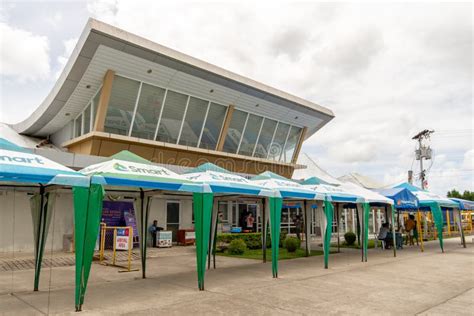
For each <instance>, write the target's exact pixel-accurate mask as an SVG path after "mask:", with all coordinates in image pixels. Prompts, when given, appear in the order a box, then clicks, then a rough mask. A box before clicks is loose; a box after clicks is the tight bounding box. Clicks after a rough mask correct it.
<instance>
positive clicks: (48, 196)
mask: <svg viewBox="0 0 474 316" xmlns="http://www.w3.org/2000/svg"><path fill="white" fill-rule="evenodd" d="M0 182H1V183H2V184H5V185H15V186H18V185H16V184H20V186H32V185H33V186H38V187H39V192H38V193H36V194H34V195H33V197H32V198H31V199H30V206H31V214H32V219H33V226H34V229H33V231H34V239H35V244H34V248H35V280H34V290H35V291H38V288H39V277H40V272H41V263H42V260H43V253H44V247H45V243H46V240H47V236H48V230H49V224H50V222H51V214H52V212H53V207H54V202H55V197H56V196H55V193H54V192H51V191H50V190H47V187H50V186H52V185H61V186H64V185H65V186H72V187H74V195H75V196H76V194H81V193H83V192H87V191H88V189H87V187H88V186H89V178H88V177H85V176H83V175H81V174H80V173H78V172H76V171H74V170H72V169H69V168H67V167H65V166H63V165H61V164H58V163H56V162H54V161H52V160H50V159H48V158H45V157H43V156H40V155H37V154H35V153H33V152H32V151H31V150H27V149H24V148H22V147H19V146H17V145H15V144H13V143H11V142H9V141H8V140H6V139H3V138H0ZM74 213H75V214H76V215H77V216H79V215H80V216H87V214H88V208H87V203H86V201H85V200H82V201H78V203H75V204H74Z"/></svg>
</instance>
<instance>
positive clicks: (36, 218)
mask: <svg viewBox="0 0 474 316" xmlns="http://www.w3.org/2000/svg"><path fill="white" fill-rule="evenodd" d="M54 197H55V196H54V194H52V193H45V187H44V186H40V193H39V194H36V195H34V196H33V197H32V198H31V199H30V207H31V215H32V219H33V226H34V237H35V281H34V291H38V288H39V280H40V273H41V263H42V262H43V254H44V246H45V244H46V239H47V236H48V230H49V226H50V223H51V212H52V208H53V205H54V200H55V199H54Z"/></svg>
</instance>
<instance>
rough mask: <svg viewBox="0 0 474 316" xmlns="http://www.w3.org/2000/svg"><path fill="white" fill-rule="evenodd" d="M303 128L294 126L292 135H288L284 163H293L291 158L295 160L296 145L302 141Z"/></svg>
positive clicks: (291, 131) (282, 159)
mask: <svg viewBox="0 0 474 316" xmlns="http://www.w3.org/2000/svg"><path fill="white" fill-rule="evenodd" d="M300 134H301V128H299V127H296V126H292V127H291V130H290V134H289V135H288V140H287V141H286V146H285V151H284V152H283V156H282V158H281V161H284V162H291V158H293V153H294V152H295V148H296V144H297V143H298V140H299V139H300Z"/></svg>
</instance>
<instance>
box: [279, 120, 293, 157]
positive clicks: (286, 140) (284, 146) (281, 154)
mask: <svg viewBox="0 0 474 316" xmlns="http://www.w3.org/2000/svg"><path fill="white" fill-rule="evenodd" d="M292 127H293V125H290V128H289V129H288V133H287V134H286V139H285V144H284V145H283V147H282V148H283V150H282V151H281V153H280V159H278V161H281V157H282V156H283V154H284V152H285V148H286V143H287V142H288V137H289V136H290V132H291V128H292Z"/></svg>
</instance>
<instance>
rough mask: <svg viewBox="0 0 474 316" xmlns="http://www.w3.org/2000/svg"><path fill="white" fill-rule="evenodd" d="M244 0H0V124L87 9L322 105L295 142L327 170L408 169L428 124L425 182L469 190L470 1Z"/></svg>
mask: <svg viewBox="0 0 474 316" xmlns="http://www.w3.org/2000/svg"><path fill="white" fill-rule="evenodd" d="M254 2H255V1H252V2H250V1H249V2H243V1H235V2H232V1H225V2H221V3H219V2H217V1H214V2H196V1H194V2H182V1H180V2H179V3H178V1H168V2H167V3H166V4H165V3H163V1H118V0H107V1H88V2H85V1H84V2H81V1H56V2H38V1H35V2H28V1H21V2H8V1H2V4H1V9H0V48H1V64H0V75H1V87H0V89H1V90H0V95H1V106H0V121H3V122H8V123H14V122H18V121H20V120H22V119H24V118H25V117H27V116H28V115H29V114H30V113H31V112H32V111H33V110H34V109H35V108H36V107H37V106H38V105H39V104H40V103H41V101H42V100H43V98H44V97H45V96H46V95H47V94H48V93H49V91H50V89H51V87H52V86H53V84H54V82H55V80H56V78H57V77H58V75H59V73H60V72H61V70H62V67H63V66H64V64H65V62H66V60H67V58H68V57H69V54H70V52H71V51H72V49H73V48H74V45H75V43H76V41H77V38H78V37H79V35H80V33H81V31H82V28H83V27H84V24H85V23H86V21H87V19H88V17H94V18H97V19H99V20H102V21H104V22H107V23H111V24H113V25H116V26H118V27H120V28H123V29H126V30H127V31H130V32H132V33H136V34H138V35H141V36H144V37H146V38H148V39H150V40H153V41H156V42H158V43H160V44H163V45H166V46H169V47H171V48H174V49H177V50H179V51H182V52H184V53H187V54H190V55H192V56H194V57H197V58H200V59H203V60H205V61H209V62H211V63H214V64H216V65H218V66H221V67H223V68H226V69H229V70H231V71H234V72H237V73H239V74H242V75H244V76H247V77H250V78H252V79H255V80H258V81H261V82H263V83H266V84H268V85H271V86H274V87H276V88H279V89H281V90H284V91H287V92H290V93H292V94H295V95H298V96H300V97H303V98H306V99H308V100H311V101H313V102H316V103H318V104H321V105H323V106H326V107H328V108H330V109H332V110H333V111H334V113H335V114H336V118H335V119H334V120H333V121H332V122H330V123H329V124H328V125H327V126H326V127H324V128H323V129H322V130H320V131H319V132H318V133H316V134H315V135H313V136H312V137H311V138H310V139H309V140H307V141H306V142H305V144H304V147H303V152H306V153H308V154H309V155H310V156H311V157H312V158H313V159H314V160H316V161H317V162H318V163H319V164H320V165H321V167H323V168H324V169H326V170H328V171H329V172H330V173H331V174H333V175H335V176H341V175H343V174H345V173H348V172H359V173H362V174H365V175H368V176H371V177H373V178H375V179H378V180H379V181H381V182H384V183H393V182H396V181H400V180H403V179H405V178H406V173H407V170H408V169H410V168H412V167H413V169H414V172H415V174H417V173H419V167H418V162H416V161H414V159H413V158H414V152H413V151H414V149H415V145H416V144H415V142H414V141H413V140H411V137H412V136H413V135H415V134H416V133H417V132H418V131H420V130H422V129H434V130H435V133H434V134H433V136H432V138H431V146H432V148H433V150H434V159H433V160H432V161H428V162H427V164H426V166H427V168H429V172H428V181H429V188H430V189H431V190H433V191H435V192H437V193H440V194H444V193H445V192H446V191H447V190H448V189H451V188H457V189H458V190H465V189H468V190H473V189H474V185H473V176H474V161H473V160H474V144H473V142H474V140H473V127H474V117H473V61H472V58H473V57H472V56H473V49H472V46H473V22H472V17H473V6H472V4H470V3H464V4H462V3H458V4H448V3H445V4H429V3H426V2H422V3H418V4H407V3H405V4H402V3H400V4H386V3H384V4H382V3H380V4H344V3H336V4H332V3H331V4H328V3H326V4H315V3H308V2H306V3H305V2H293V3H288V2H275V1H271V2H259V4H255V3H254Z"/></svg>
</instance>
